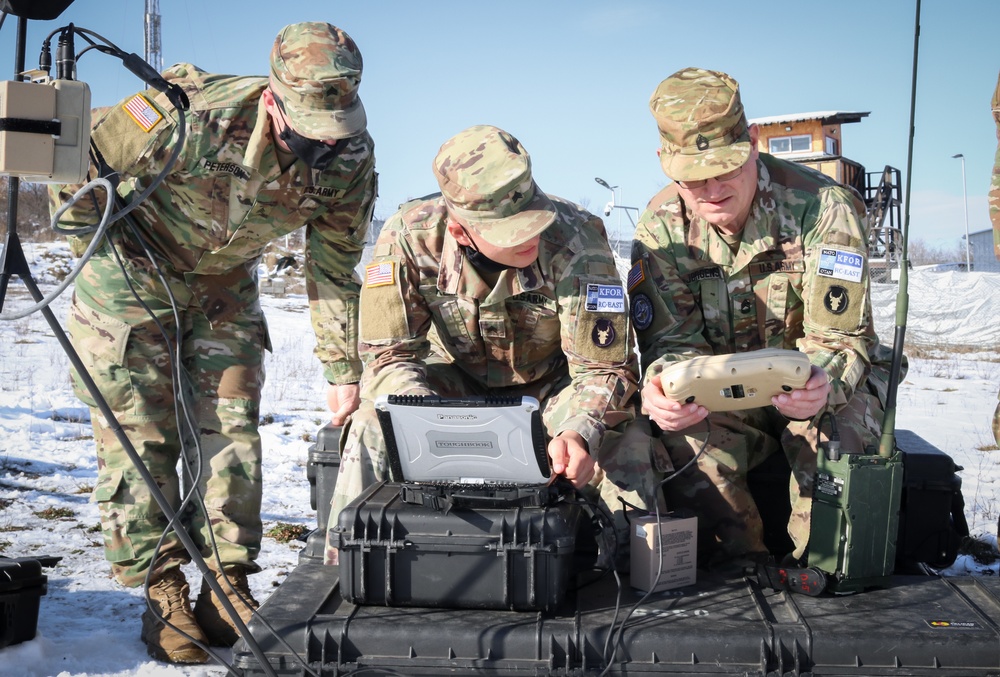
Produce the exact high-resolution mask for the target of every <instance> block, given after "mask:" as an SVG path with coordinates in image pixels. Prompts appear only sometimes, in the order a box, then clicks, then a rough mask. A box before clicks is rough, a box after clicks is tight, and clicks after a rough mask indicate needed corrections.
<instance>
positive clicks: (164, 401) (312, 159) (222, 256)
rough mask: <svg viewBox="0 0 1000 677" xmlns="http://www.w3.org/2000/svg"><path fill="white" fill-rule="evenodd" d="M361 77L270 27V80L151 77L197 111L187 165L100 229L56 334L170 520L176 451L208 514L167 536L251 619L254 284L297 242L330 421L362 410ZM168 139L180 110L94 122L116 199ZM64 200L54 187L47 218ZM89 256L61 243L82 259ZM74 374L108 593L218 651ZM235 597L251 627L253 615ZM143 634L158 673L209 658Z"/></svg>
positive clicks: (315, 43)
mask: <svg viewBox="0 0 1000 677" xmlns="http://www.w3.org/2000/svg"><path fill="white" fill-rule="evenodd" d="M361 72H362V58H361V54H360V52H359V51H358V48H357V45H356V44H355V43H354V41H353V40H352V39H351V38H350V37H349V36H348V35H347V34H346V33H344V32H343V31H342V30H340V29H339V28H336V27H334V26H331V25H329V24H326V23H300V24H294V25H291V26H288V27H286V28H285V29H284V30H282V32H281V33H280V34H279V35H278V37H277V39H276V40H275V42H274V46H273V49H272V52H271V70H270V77H269V78H268V77H238V76H231V75H214V74H210V73H206V72H204V71H201V70H199V69H198V68H196V67H195V66H192V65H190V64H179V65H177V66H174V67H172V68H170V69H168V70H167V71H166V72H165V73H164V78H165V79H166V80H167V82H168V83H170V84H172V85H176V86H177V87H179V88H180V89H182V90H183V91H184V93H185V94H186V95H187V97H188V98H189V99H190V102H191V107H190V110H189V111H188V112H187V113H186V115H185V119H186V124H187V135H186V138H185V140H184V144H183V147H182V148H181V150H180V156H179V158H178V160H177V163H176V164H175V165H174V166H173V168H172V170H171V171H170V173H169V174H168V175H167V176H166V179H165V180H164V181H163V182H162V183H161V184H160V185H159V186H158V187H157V188H156V189H155V190H154V191H153V193H152V194H151V195H150V196H149V198H148V199H146V200H145V201H144V202H142V204H141V205H140V206H139V207H138V208H137V209H136V210H135V211H134V212H132V215H133V216H134V219H133V222H134V223H133V225H131V226H125V225H124V222H121V221H120V222H119V223H118V224H116V225H115V226H114V227H113V228H112V229H111V230H110V231H109V234H108V237H107V240H106V242H104V243H103V244H101V245H100V247H99V249H98V250H97V252H96V253H95V255H94V256H93V258H92V259H91V260H90V261H89V262H88V263H87V264H86V267H85V268H84V270H83V273H82V274H81V276H80V278H79V279H78V281H77V284H76V290H75V294H74V300H73V305H72V309H71V313H70V319H69V327H70V333H71V336H72V340H73V343H74V345H75V346H76V348H77V350H78V351H79V353H80V355H81V357H82V358H83V361H84V363H85V364H86V366H87V368H88V371H89V372H90V373H91V374H92V376H93V377H94V379H95V381H96V382H97V384H98V386H99V388H100V390H101V392H102V394H103V396H104V397H105V398H106V399H107V401H108V404H109V405H110V407H111V409H112V410H113V411H114V412H115V415H116V417H117V419H118V421H119V422H120V423H121V424H122V426H123V429H124V431H125V432H126V434H127V435H128V437H129V439H130V440H131V441H132V443H133V445H134V446H135V448H136V450H137V451H138V454H139V456H140V457H141V458H142V461H143V462H144V463H145V465H146V467H147V468H148V469H149V471H150V473H151V474H152V476H153V477H154V478H155V479H156V481H157V483H158V484H159V486H160V488H161V489H162V491H163V493H164V494H165V495H166V497H167V498H168V500H170V501H171V503H172V504H173V506H174V507H175V508H176V507H178V506H179V495H180V486H179V481H178V473H177V470H176V467H177V462H178V458H179V456H180V454H181V453H182V450H183V453H184V454H185V456H186V458H187V463H188V464H190V465H189V466H187V467H190V468H191V471H190V472H191V473H192V474H194V475H195V476H196V477H197V483H196V484H197V488H198V489H199V490H200V493H201V495H202V497H203V498H204V510H202V509H201V507H200V506H199V507H198V508H197V509H190V510H187V511H185V512H184V513H183V514H182V517H183V524H177V525H175V527H176V528H178V529H179V528H186V529H188V531H189V533H190V534H191V536H192V538H193V539H194V540H195V541H196V542H197V544H198V545H199V546H200V547H201V549H202V553H203V555H204V556H205V558H206V560H207V561H208V563H209V566H210V567H211V568H212V569H213V571H214V572H216V575H217V576H218V577H219V578H220V582H221V583H222V587H223V589H224V590H228V591H230V593H232V591H233V586H235V589H236V590H237V591H239V592H241V593H242V595H241V596H242V597H244V598H247V600H248V602H249V604H250V606H256V602H255V601H254V600H253V598H252V597H250V595H249V588H248V587H247V584H246V574H247V573H254V572H256V571H258V570H259V567H258V566H257V565H256V564H255V563H254V560H255V558H256V557H257V554H258V552H259V551H260V542H261V536H262V533H261V532H262V526H261V519H260V504H261V440H260V435H259V433H258V429H257V426H258V420H259V414H260V411H259V406H260V395H261V387H262V385H263V382H264V370H263V354H264V351H265V349H269V348H270V345H269V342H268V333H267V327H266V324H265V320H264V316H263V314H262V313H261V307H260V302H259V298H258V289H257V274H256V268H257V265H258V261H259V259H260V256H261V253H262V252H263V251H264V248H265V246H266V245H267V244H268V243H269V242H270V241H271V240H273V239H275V238H277V237H279V236H281V235H285V234H287V233H291V232H292V231H294V230H296V229H298V228H300V227H302V226H306V240H307V245H306V246H307V249H306V279H307V286H308V297H309V305H310V310H311V312H312V322H313V326H314V328H315V331H316V335H317V340H318V341H317V342H318V347H317V349H316V354H317V355H318V357H319V358H320V360H321V361H322V363H323V365H324V368H325V376H326V378H327V379H328V381H329V383H330V384H331V385H330V389H329V396H328V400H329V403H330V406H331V409H333V410H334V420H335V422H338V423H340V422H342V421H343V420H344V419H345V418H346V417H347V415H348V414H350V412H351V411H353V410H354V409H355V408H356V407H357V404H358V402H359V398H358V388H359V386H358V381H359V380H360V376H361V361H360V359H359V357H358V355H357V337H356V326H357V319H356V318H357V299H358V294H359V291H360V280H358V279H357V276H356V275H355V274H354V272H353V269H354V267H355V265H357V262H358V261H359V259H360V256H361V252H362V248H363V245H364V241H365V237H366V234H367V230H368V226H369V222H370V218H371V211H372V207H373V203H374V199H375V193H376V185H375V182H376V177H375V171H374V163H375V160H374V145H373V142H372V139H371V137H370V136H369V135H368V133H367V132H366V117H365V111H364V108H363V107H362V104H361V100H360V99H359V98H358V85H359V83H360V78H361ZM178 127H179V122H178V114H177V112H176V111H174V110H173V108H172V107H171V106H170V105H169V103H168V101H167V99H166V98H165V97H164V95H162V94H158V93H157V92H155V91H153V90H149V91H146V92H143V93H140V94H136V95H134V96H131V97H129V98H128V99H126V100H124V101H123V102H121V103H120V104H118V105H116V106H114V107H111V108H109V109H106V110H105V111H104V112H103V114H102V115H100V116H99V117H97V119H96V122H95V123H94V124H93V136H92V138H93V141H94V145H95V149H96V153H97V154H98V157H99V158H100V160H101V161H102V162H103V164H104V165H105V166H106V168H107V169H110V170H111V171H114V172H116V173H117V175H118V177H119V178H120V180H121V183H120V185H119V186H118V193H119V195H120V196H121V197H122V198H123V199H124V202H125V203H128V202H129V201H130V200H132V199H133V197H134V196H135V195H136V194H138V193H140V192H141V191H142V190H143V189H145V188H146V187H147V186H149V185H150V183H151V181H152V179H153V177H156V176H157V175H158V174H159V173H160V172H161V170H162V169H163V168H164V166H165V164H166V162H167V160H168V157H169V156H170V154H171V152H172V151H173V149H174V147H175V145H176V143H177V140H178ZM98 169H99V168H98V167H97V166H95V167H93V168H92V174H94V173H96V172H97V171H98ZM74 189H75V187H61V189H59V190H58V194H57V195H55V196H54V202H56V203H57V204H58V203H61V202H63V201H64V200H66V199H67V198H68V196H70V195H72V193H73V190H74ZM100 198H101V199H100V200H99V202H103V196H100ZM98 215H99V212H98V211H96V210H95V209H94V208H93V203H91V202H89V201H80V202H78V203H77V204H76V205H75V206H74V207H73V209H71V210H70V211H68V212H67V214H66V216H65V218H64V220H63V225H64V226H66V227H74V228H79V227H86V226H92V225H93V224H94V223H96V222H97V221H98ZM87 241H88V238H87V237H85V236H83V237H71V244H72V246H73V249H74V251H75V252H76V253H77V255H79V254H80V253H82V251H83V250H84V248H85V246H86V244H87ZM121 266H123V267H124V272H123V270H122V268H121ZM74 376H75V379H74V385H75V389H76V392H77V394H78V396H79V397H80V398H81V399H82V400H83V401H84V402H86V403H87V404H89V405H90V406H91V408H92V409H91V414H92V416H91V418H92V422H93V426H94V435H95V438H96V441H97V453H98V465H99V473H98V483H97V487H96V489H95V492H94V496H95V499H96V501H97V503H98V505H99V506H100V514H101V524H102V527H103V530H104V537H105V554H106V556H107V559H108V560H109V561H110V562H111V563H112V571H113V573H114V575H115V577H116V578H117V579H118V580H119V581H120V582H121V583H123V584H125V585H129V586H137V585H140V584H142V583H143V581H144V578H145V577H146V575H147V572H149V573H150V576H149V579H150V594H151V596H152V598H153V602H154V605H156V606H158V610H159V611H160V613H161V614H162V615H164V616H166V617H167V618H168V620H170V622H171V623H172V624H174V625H177V626H179V627H180V628H181V629H182V630H184V631H185V632H187V633H188V634H189V635H192V636H193V637H194V638H195V639H196V640H198V641H200V642H203V643H204V642H205V641H208V642H209V643H211V644H214V645H224V644H229V645H231V644H232V643H233V642H234V641H235V639H236V638H237V635H236V632H235V627H234V624H233V623H232V621H230V620H229V618H228V616H227V615H226V613H225V612H224V611H223V610H222V609H221V607H220V604H219V602H218V600H217V598H216V597H215V595H214V594H213V593H212V592H211V590H210V588H209V587H208V586H207V585H205V584H204V583H203V586H202V593H201V595H199V597H198V600H197V604H196V606H195V609H194V613H193V617H192V611H191V606H190V602H189V600H188V586H187V583H186V582H185V580H184V576H183V573H182V572H181V570H180V569H179V567H180V566H181V565H182V564H184V563H185V562H187V561H189V559H190V558H189V556H188V554H187V553H186V552H185V549H184V547H183V546H182V544H181V542H180V540H179V539H178V537H177V536H176V534H175V533H173V532H170V533H167V534H166V536H165V537H164V539H163V541H162V543H161V544H160V545H159V547H158V548H157V541H158V540H159V539H160V536H161V534H162V533H163V531H164V528H165V527H166V519H165V518H164V515H163V514H162V512H161V510H160V509H159V508H158V506H157V505H156V503H155V502H154V500H153V499H152V497H151V495H150V492H149V490H148V489H147V487H146V486H145V484H144V483H143V481H142V479H141V477H140V475H139V474H138V472H137V471H136V470H135V469H134V467H133V466H132V464H131V462H130V460H129V458H128V457H127V455H126V454H125V453H124V451H123V449H122V447H121V445H120V443H119V442H118V441H117V439H116V438H115V436H114V434H113V432H112V429H111V428H110V425H111V423H112V422H110V421H107V420H105V419H104V418H103V417H102V416H101V414H100V413H99V411H98V410H97V409H96V408H94V407H95V402H94V400H93V399H92V398H91V395H90V394H89V393H88V392H87V391H86V389H85V388H84V387H83V386H82V384H81V382H80V380H79V378H78V377H76V375H74ZM175 406H183V407H184V410H185V412H186V413H181V414H179V413H178V412H177V411H175ZM188 416H192V417H193V420H191V421H190V425H188V423H187V421H188V420H190V419H187V418H186V417H188ZM178 421H183V422H184V423H182V424H181V425H182V427H181V429H178V425H179V423H178ZM192 431H196V434H193V432H192ZM186 472H187V471H186ZM190 484H191V483H190V482H187V485H188V486H190ZM223 572H224V573H225V574H226V576H223V575H222V573H223ZM230 583H231V584H232V586H230ZM230 597H231V599H232V600H233V602H234V605H235V606H236V608H237V609H238V610H240V614H241V617H243V619H244V621H246V620H247V619H249V617H250V613H251V612H250V609H249V607H248V606H247V605H246V604H243V603H241V602H239V601H238V598H237V597H236V596H235V595H234V594H230ZM196 621H197V622H196ZM142 636H143V639H144V640H145V641H146V643H147V645H148V647H149V651H150V653H151V655H154V656H155V657H157V658H160V659H163V660H169V661H174V662H204V661H205V660H207V654H206V653H205V652H204V651H203V650H202V649H201V648H199V647H198V646H196V645H195V644H194V643H192V642H190V641H187V640H184V639H183V638H182V637H180V635H178V634H177V633H174V632H172V631H171V630H169V629H168V628H165V627H164V626H163V625H162V623H159V619H158V618H156V617H155V616H154V615H153V614H150V613H149V612H148V611H147V612H146V613H145V614H144V615H143V633H142Z"/></svg>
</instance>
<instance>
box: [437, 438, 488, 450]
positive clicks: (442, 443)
mask: <svg viewBox="0 0 1000 677" xmlns="http://www.w3.org/2000/svg"><path fill="white" fill-rule="evenodd" d="M434 446H435V447H437V448H438V449H492V448H493V443H492V442H490V441H488V440H487V441H484V442H454V441H450V440H438V441H436V442H435V443H434Z"/></svg>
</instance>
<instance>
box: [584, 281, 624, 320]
mask: <svg viewBox="0 0 1000 677" xmlns="http://www.w3.org/2000/svg"><path fill="white" fill-rule="evenodd" d="M584 307H585V308H586V309H587V310H588V311H590V312H592V313H624V312H625V290H624V289H623V288H622V287H621V285H617V284H588V285H587V302H586V305H585V306H584Z"/></svg>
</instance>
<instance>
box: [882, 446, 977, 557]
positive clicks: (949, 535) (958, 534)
mask: <svg viewBox="0 0 1000 677" xmlns="http://www.w3.org/2000/svg"><path fill="white" fill-rule="evenodd" d="M897 442H898V444H899V447H900V448H901V449H902V450H903V493H902V499H901V501H900V506H899V536H898V540H897V542H896V571H897V572H898V573H905V572H908V571H912V570H913V567H914V566H915V565H917V564H918V563H924V564H927V565H928V566H931V567H934V568H935V569H944V568H946V567H949V566H951V565H952V564H954V563H955V559H956V558H957V557H958V547H959V545H961V543H962V539H963V537H965V536H968V535H969V525H968V524H967V523H966V521H965V500H964V499H963V498H962V478H961V477H959V475H958V473H959V472H961V470H962V467H961V466H959V465H955V462H954V461H953V460H952V458H951V457H950V456H948V454H946V453H944V452H942V451H940V450H939V449H937V448H936V447H934V446H933V445H931V444H930V443H928V442H927V441H926V440H924V439H923V438H922V437H920V436H919V435H915V434H914V433H912V432H910V431H908V430H900V431H898V433H897Z"/></svg>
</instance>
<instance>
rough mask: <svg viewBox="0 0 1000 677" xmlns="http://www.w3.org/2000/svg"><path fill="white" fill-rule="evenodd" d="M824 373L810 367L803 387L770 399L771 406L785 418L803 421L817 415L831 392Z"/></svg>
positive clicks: (815, 367) (817, 368)
mask: <svg viewBox="0 0 1000 677" xmlns="http://www.w3.org/2000/svg"><path fill="white" fill-rule="evenodd" d="M831 387H832V386H830V379H829V378H827V375H826V372H825V371H823V370H822V369H820V368H819V367H817V366H816V365H813V366H812V370H811V371H810V373H809V380H808V381H806V384H805V386H803V387H802V388H798V389H796V390H793V391H792V392H790V393H782V394H780V395H775V396H774V397H772V398H771V404H773V405H774V407H775V408H776V409H777V410H778V411H779V412H780V413H781V415H782V416H784V417H785V418H791V419H796V420H799V421H805V420H808V419H810V418H812V417H813V416H815V415H816V414H818V413H819V412H820V411H821V410H822V409H823V407H825V406H826V398H827V396H828V395H829V394H830V390H831Z"/></svg>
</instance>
